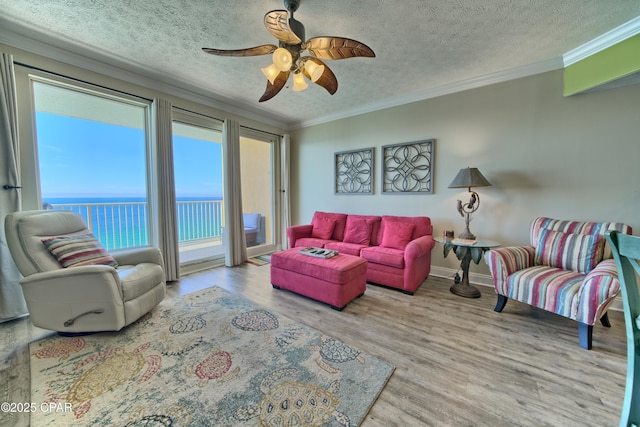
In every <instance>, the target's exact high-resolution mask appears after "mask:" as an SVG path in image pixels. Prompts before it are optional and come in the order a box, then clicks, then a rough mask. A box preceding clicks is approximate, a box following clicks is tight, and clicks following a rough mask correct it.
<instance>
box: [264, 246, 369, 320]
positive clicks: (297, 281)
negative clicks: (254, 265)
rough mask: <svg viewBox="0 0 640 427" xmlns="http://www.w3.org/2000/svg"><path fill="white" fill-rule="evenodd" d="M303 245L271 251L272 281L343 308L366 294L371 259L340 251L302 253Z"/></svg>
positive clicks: (338, 308)
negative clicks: (327, 254) (333, 253)
mask: <svg viewBox="0 0 640 427" xmlns="http://www.w3.org/2000/svg"><path fill="white" fill-rule="evenodd" d="M299 251H300V248H293V249H287V250H285V251H281V252H276V253H273V254H271V284H272V285H273V287H274V288H276V289H286V290H289V291H291V292H295V293H297V294H300V295H304V296H306V297H309V298H312V299H314V300H317V301H321V302H324V303H326V304H329V305H330V306H331V308H333V309H336V310H342V309H343V308H344V307H345V306H346V305H347V304H349V303H350V302H351V301H353V300H354V299H356V298H357V297H359V296H362V295H363V294H364V291H365V290H366V288H367V281H366V275H367V261H366V260H364V259H362V258H360V257H357V256H353V255H347V254H338V255H336V256H334V257H331V258H326V259H325V258H316V257H312V256H308V255H302V254H300V252H299Z"/></svg>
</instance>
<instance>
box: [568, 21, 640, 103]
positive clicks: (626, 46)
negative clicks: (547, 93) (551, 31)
mask: <svg viewBox="0 0 640 427" xmlns="http://www.w3.org/2000/svg"><path fill="white" fill-rule="evenodd" d="M637 71H640V34H636V35H635V36H633V37H630V38H628V39H626V40H624V41H622V42H620V43H618V44H616V45H614V46H611V47H608V48H606V49H604V50H602V51H600V52H598V53H595V54H593V55H591V56H589V57H588V58H585V59H583V60H581V61H578V62H576V63H574V64H571V65H569V66H568V67H566V68H565V69H564V95H565V96H569V95H574V94H576V93H579V92H582V91H585V90H587V89H591V88H593V87H596V86H599V85H601V84H604V83H608V82H610V81H613V80H616V79H619V78H621V77H625V76H628V75H630V74H632V73H635V72H637Z"/></svg>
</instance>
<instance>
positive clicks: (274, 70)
mask: <svg viewBox="0 0 640 427" xmlns="http://www.w3.org/2000/svg"><path fill="white" fill-rule="evenodd" d="M261 70H262V73H263V74H264V75H265V77H266V78H267V80H269V83H271V84H273V82H275V81H276V77H278V74H280V70H279V69H278V67H276V65H275V64H271V65H269V66H268V67H264V68H261Z"/></svg>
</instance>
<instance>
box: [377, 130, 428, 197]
mask: <svg viewBox="0 0 640 427" xmlns="http://www.w3.org/2000/svg"><path fill="white" fill-rule="evenodd" d="M434 144H435V140H434V139H427V140H424V141H416V142H408V143H405V144H396V145H385V146H383V147H382V194H396V193H398V194H433V149H434Z"/></svg>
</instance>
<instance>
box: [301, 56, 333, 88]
mask: <svg viewBox="0 0 640 427" xmlns="http://www.w3.org/2000/svg"><path fill="white" fill-rule="evenodd" d="M301 59H302V61H303V64H304V62H306V61H311V62H314V63H316V64H318V65H323V66H324V72H323V73H322V75H320V78H319V79H318V80H316V81H315V82H314V83H315V84H317V85H319V86H322V87H323V88H325V89H326V90H327V92H329V93H330V94H331V95H333V94H334V93H336V91H337V90H338V79H337V78H336V75H335V74H333V71H331V70H330V69H329V67H327V64H325V63H324V62H322V61H320V60H319V59H318V58H313V57H311V56H305V57H303V58H301ZM302 72H303V73H304V75H305V76H306V77H307V78H308V79H309V80H311V76H310V75H309V73H308V72H307V71H306V70H305V69H304V66H303V67H302Z"/></svg>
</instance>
